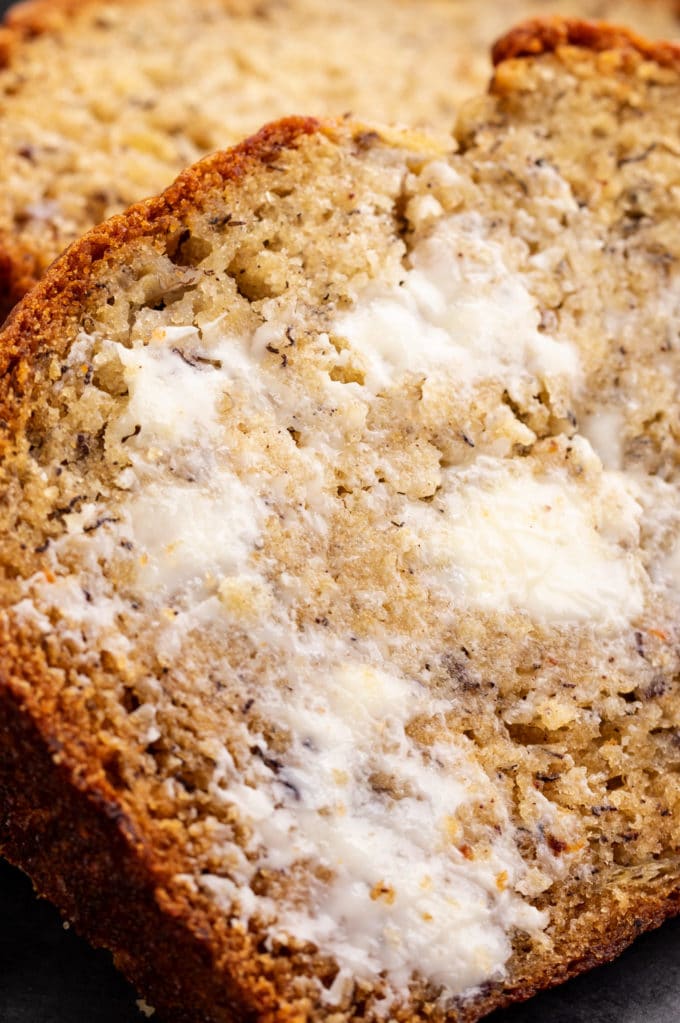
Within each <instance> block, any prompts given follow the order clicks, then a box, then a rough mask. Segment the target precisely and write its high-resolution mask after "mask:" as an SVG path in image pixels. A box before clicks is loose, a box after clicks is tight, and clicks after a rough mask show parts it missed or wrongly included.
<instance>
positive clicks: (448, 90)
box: [0, 0, 678, 316]
mask: <svg viewBox="0 0 680 1023" xmlns="http://www.w3.org/2000/svg"><path fill="white" fill-rule="evenodd" d="M548 9H549V10H550V12H551V13H560V12H562V13H568V14H572V15H579V16H582V17H592V18H606V17H612V18H615V19H616V20H618V21H620V22H622V23H627V24H631V25H633V26H636V27H638V28H640V29H641V30H644V31H645V32H646V33H647V34H648V35H650V36H651V37H653V38H673V37H675V36H676V35H677V34H678V19H677V11H676V5H675V3H674V2H673V0H554V2H551V3H548V2H546V0H484V2H483V3H477V4H471V3H468V2H467V0H372V2H371V3H364V2H362V0H333V2H332V3H317V2H316V0H258V2H255V0H195V2H192V3H190V4H187V3H185V2H183V0H139V2H135V3H131V2H129V0H117V2H114V3H102V2H98V0H76V2H74V0H34V2H32V3H25V4H21V5H19V6H18V7H16V8H14V9H13V11H12V12H11V13H10V15H9V17H8V27H6V28H5V29H3V28H0V110H1V112H2V116H1V117H0V182H1V187H0V316H4V315H5V314H6V312H8V311H9V309H10V308H11V305H12V304H13V302H15V301H17V299H18V298H20V297H21V295H22V294H23V293H24V292H25V291H26V290H27V289H28V288H29V287H30V286H31V285H32V283H33V282H34V281H35V280H36V279H37V278H38V277H40V276H41V274H42V273H43V272H44V270H45V269H46V267H47V266H49V264H50V263H51V262H52V260H53V259H54V258H55V257H56V256H57V255H58V254H59V253H60V252H61V251H62V250H63V249H64V248H65V247H66V245H67V244H69V243H70V242H72V241H73V240H74V239H76V238H78V237H79V236H80V235H81V234H82V233H83V232H84V231H85V230H87V229H88V228H89V227H91V226H93V225H94V224H97V223H99V222H100V221H102V220H103V219H105V217H107V216H110V215H111V214H113V213H117V212H120V211H121V210H123V209H124V208H125V207H126V206H128V205H129V204H130V203H132V202H136V201H137V200H139V199H142V198H144V197H146V196H148V195H153V194H155V193H157V192H159V191H160V190H161V189H163V188H165V187H167V185H169V184H170V182H171V181H172V179H173V178H174V177H175V175H176V174H178V173H179V172H180V171H181V170H182V169H183V168H184V167H186V166H188V165H189V164H191V163H193V162H194V161H195V160H197V159H199V157H201V156H203V155H205V154H206V153H210V152H213V151H214V150H217V149H223V148H224V147H225V146H228V145H232V144H233V143H235V142H237V141H239V140H240V139H242V138H244V137H246V136H247V135H249V134H251V133H252V132H254V131H257V130H258V129H259V128H260V127H261V125H263V124H265V123H266V122H268V121H270V120H272V119H273V118H275V117H281V116H287V115H290V114H305V115H309V114H312V115H319V116H328V115H338V116H339V115H342V114H345V113H348V112H350V113H352V114H353V115H354V116H356V117H359V118H366V117H370V118H372V119H377V120H382V121H385V122H400V123H403V124H409V125H413V126H418V127H423V126H428V127H429V128H430V129H434V130H436V131H438V132H440V133H442V134H443V135H448V134H449V133H450V130H451V125H452V123H453V119H454V112H455V110H456V109H457V107H458V105H459V103H460V101H461V99H462V98H463V97H467V96H469V95H470V94H471V93H473V92H475V91H477V90H479V91H481V90H483V89H484V88H485V87H486V83H487V80H488V77H489V70H490V62H489V49H490V47H491V44H492V43H493V41H494V40H495V39H496V38H497V36H499V35H500V34H501V33H502V32H504V31H506V30H507V28H508V26H510V25H511V24H513V22H514V21H516V20H519V19H520V18H525V17H529V16H531V15H537V14H540V13H542V12H543V13H545V12H546V11H547V10H548Z"/></svg>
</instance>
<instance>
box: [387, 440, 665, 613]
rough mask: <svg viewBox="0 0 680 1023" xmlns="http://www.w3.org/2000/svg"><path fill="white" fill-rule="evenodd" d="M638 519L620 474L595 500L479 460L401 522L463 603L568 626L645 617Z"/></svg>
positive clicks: (516, 468)
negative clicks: (636, 548) (632, 547)
mask: <svg viewBox="0 0 680 1023" xmlns="http://www.w3.org/2000/svg"><path fill="white" fill-rule="evenodd" d="M641 514H642V509H641V508H640V507H639V505H638V504H637V502H636V501H635V499H634V497H632V496H631V495H630V493H629V492H628V491H627V489H626V488H625V486H624V485H623V483H622V481H621V480H620V479H619V478H618V474H611V476H609V477H607V475H606V474H605V477H604V480H603V485H602V486H601V487H600V488H599V489H598V491H597V492H596V493H595V494H594V495H593V496H592V498H589V497H588V495H586V494H585V493H584V492H583V491H582V489H581V488H579V487H578V486H577V485H576V484H575V483H574V482H572V481H570V480H568V479H567V477H566V475H564V474H561V473H559V472H557V473H555V474H554V475H552V476H546V477H537V476H535V475H534V473H533V472H532V470H531V467H530V466H526V465H522V464H521V463H520V464H519V465H518V464H516V463H515V464H513V465H508V464H507V463H505V462H500V461H499V462H497V463H495V464H494V461H493V460H491V459H484V460H482V459H480V460H479V462H478V463H477V465H476V466H475V467H474V468H473V469H470V470H466V471H464V472H462V473H460V474H458V475H453V474H451V476H450V479H449V489H448V490H446V491H445V492H444V495H443V496H442V497H441V499H438V500H437V501H435V502H433V503H432V504H431V505H422V506H421V507H418V506H416V505H411V506H410V507H407V508H406V510H405V512H404V517H405V519H406V521H407V523H408V524H409V525H410V526H411V527H412V529H413V531H414V533H415V535H416V537H417V543H418V544H419V546H420V549H421V551H422V558H423V561H424V564H425V566H427V567H428V568H430V569H433V570H435V571H436V572H437V574H438V578H439V580H440V583H441V585H444V586H446V587H447V588H448V589H450V590H451V592H452V594H453V595H455V599H456V600H457V601H458V602H459V603H460V604H461V606H462V605H465V606H467V607H473V608H474V607H477V608H480V609H482V610H485V611H492V612H501V613H502V612H508V611H512V610H518V611H526V612H528V613H529V614H530V615H531V616H532V617H533V618H535V619H537V620H538V621H549V622H555V623H568V622H579V621H589V620H594V621H599V622H606V621H611V622H614V621H619V622H620V621H622V620H625V619H631V618H634V617H635V615H637V614H639V613H640V611H641V610H642V606H643V601H644V578H645V573H644V570H643V567H642V565H641V563H640V560H639V558H638V556H637V555H636V554H634V553H631V552H630V551H628V550H626V549H625V547H624V546H623V545H624V544H627V543H631V542H632V541H635V540H636V539H637V536H636V533H637V523H638V520H639V518H640V517H641Z"/></svg>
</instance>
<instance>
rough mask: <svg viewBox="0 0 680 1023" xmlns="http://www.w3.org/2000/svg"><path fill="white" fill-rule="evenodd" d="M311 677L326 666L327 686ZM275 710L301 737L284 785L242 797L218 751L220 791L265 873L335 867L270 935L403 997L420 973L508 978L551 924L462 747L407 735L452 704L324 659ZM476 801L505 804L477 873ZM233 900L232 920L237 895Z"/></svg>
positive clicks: (229, 895) (273, 698)
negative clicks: (521, 888) (519, 940)
mask: <svg viewBox="0 0 680 1023" xmlns="http://www.w3.org/2000/svg"><path fill="white" fill-rule="evenodd" d="M300 649H301V650H304V646H302V647H301V648H300ZM315 670H316V671H319V670H323V685H319V684H318V681H317V680H316V678H315ZM264 699H265V700H266V706H267V713H268V715H270V714H271V715H272V716H273V717H274V718H275V719H276V720H277V721H278V722H279V723H280V724H282V725H284V726H285V727H286V728H287V729H288V731H289V734H290V736H291V747H290V748H289V749H288V750H287V751H286V753H285V754H283V755H281V754H278V755H277V759H278V760H279V763H280V767H279V768H278V770H277V773H276V775H275V777H274V778H270V782H269V786H267V785H265V784H263V782H264V778H263V779H262V783H261V784H260V786H259V787H258V788H251V787H249V786H248V785H244V784H243V783H242V782H240V781H239V779H238V776H237V774H236V772H235V771H234V767H233V762H232V761H231V758H230V757H228V756H226V755H225V753H224V751H220V752H219V753H218V754H217V759H218V767H217V770H216V775H215V781H214V786H215V788H214V790H213V791H215V792H217V793H218V794H220V795H221V797H222V798H223V799H224V800H226V801H227V802H232V803H234V804H235V805H236V806H237V807H238V809H239V811H240V813H241V814H242V815H243V817H244V818H245V819H246V820H247V821H248V822H249V824H250V826H251V827H252V829H253V838H252V841H251V853H253V854H255V857H256V858H255V863H256V864H258V865H260V866H262V867H266V868H269V869H270V870H275V871H286V870H289V869H290V868H291V867H292V866H293V864H294V863H295V862H297V861H304V860H306V859H309V858H311V859H312V860H314V861H317V862H320V863H321V864H322V865H323V866H324V867H326V868H328V869H330V870H331V871H332V879H331V880H330V881H329V882H324V883H316V884H315V885H314V895H313V898H312V900H311V901H312V904H313V905H314V911H313V912H310V911H309V909H308V908H305V909H301V908H294V907H293V906H285V905H284V906H283V907H277V922H276V927H275V931H274V934H275V935H276V936H277V937H278V938H279V939H281V940H284V939H285V934H286V932H288V933H290V934H293V935H295V937H296V938H298V939H302V940H305V941H310V942H313V943H314V944H316V945H317V946H318V947H321V948H324V949H327V950H328V951H329V952H330V953H331V954H332V955H333V956H334V957H335V958H336V960H337V962H338V964H339V965H340V967H341V970H343V971H346V973H347V975H348V976H349V975H351V976H354V977H358V978H365V979H373V978H375V977H376V976H377V975H378V974H379V973H380V972H382V971H384V970H387V973H388V976H389V978H390V980H391V981H392V983H393V984H397V985H405V984H407V983H408V981H409V978H410V976H411V974H412V971H413V964H414V963H416V964H417V968H418V970H419V971H420V972H421V973H422V974H423V975H424V976H426V977H427V978H428V979H430V980H431V981H433V982H434V983H435V984H441V985H443V986H444V987H445V988H446V989H448V990H450V991H454V992H460V991H463V990H466V989H469V988H471V987H474V986H476V985H478V984H480V983H481V982H482V981H484V980H485V979H488V978H489V977H491V976H498V977H500V976H501V975H502V964H503V963H504V962H505V960H506V959H507V957H508V956H509V954H510V941H509V934H510V933H511V931H512V930H513V928H519V929H521V930H524V931H529V932H531V933H537V932H538V931H539V930H540V929H541V928H542V927H544V926H545V924H546V922H547V917H546V915H545V914H543V913H539V912H538V911H537V910H536V909H534V908H532V907H531V906H529V905H528V904H527V903H526V901H525V900H524V899H523V898H522V897H521V896H520V895H519V894H518V893H517V891H516V889H515V887H514V886H515V885H516V884H517V883H521V882H522V880H523V879H524V876H525V874H526V868H525V865H524V863H523V861H522V858H521V856H520V854H519V852H518V850H517V848H516V846H515V844H514V839H513V829H512V826H511V824H510V821H509V820H508V817H507V813H506V811H505V809H504V808H503V807H502V806H500V805H498V798H497V793H496V792H495V789H494V786H493V784H492V782H491V781H490V780H489V778H488V777H487V775H486V774H485V773H484V772H483V771H482V769H481V768H480V767H479V766H478V765H477V764H476V763H475V761H474V758H473V755H472V754H471V752H470V750H469V749H466V743H467V740H465V739H452V738H450V737H447V739H446V741H439V742H435V743H433V744H432V745H430V746H421V745H420V744H418V742H417V741H416V740H414V739H413V738H411V737H410V735H409V734H408V731H407V726H408V724H409V722H411V721H412V720H413V719H414V718H421V719H422V718H428V719H431V718H435V719H436V718H437V717H438V716H439V715H442V714H443V713H444V712H445V710H446V709H447V706H448V705H447V704H446V703H445V702H444V701H437V700H436V699H433V698H432V696H431V694H430V693H429V692H428V690H427V689H426V688H424V687H422V686H421V685H419V683H418V682H416V681H407V680H405V679H403V678H400V677H398V676H395V675H392V674H388V673H387V672H383V671H379V670H376V669H374V668H372V667H369V666H367V665H365V664H361V663H357V662H350V661H345V662H342V661H340V662H337V663H335V664H333V663H332V660H331V663H330V664H329V663H328V658H327V659H326V664H325V665H324V667H323V669H321V666H319V667H318V668H316V669H315V667H314V665H313V664H312V663H311V662H310V663H308V664H307V666H306V669H305V668H299V671H298V681H297V684H296V686H295V688H294V689H293V690H292V691H286V692H285V693H277V692H276V691H272V692H269V693H267V694H266V696H264ZM381 779H382V781H381ZM272 783H273V787H274V792H273V793H272V792H271V789H270V786H271V785H272ZM390 789H391V791H390ZM474 802H477V803H480V804H483V805H485V806H487V807H490V806H495V808H496V823H497V824H499V825H500V827H498V828H496V827H491V826H490V827H489V828H488V844H487V847H486V849H484V850H481V851H480V850H478V853H477V855H476V856H475V859H474V860H473V861H470V860H469V859H467V858H466V856H465V855H464V853H463V852H462V851H461V850H460V849H459V848H458V847H457V845H456V836H457V835H458V836H460V835H461V834H462V829H461V826H460V825H459V824H458V822H457V820H456V814H457V812H458V811H460V810H461V809H462V808H463V807H465V806H469V805H470V804H472V803H474ZM251 867H252V865H251ZM217 890H219V885H218V887H217V888H215V887H213V891H217ZM222 894H223V897H224V899H225V908H226V907H227V906H228V905H229V904H230V902H231V900H232V899H233V898H234V895H235V892H234V890H233V886H231V885H228V886H227V887H226V888H223V891H222ZM242 908H244V907H243V906H242ZM249 908H250V911H251V912H255V911H258V910H259V912H261V913H263V914H264V915H265V916H266V915H267V912H268V909H269V908H270V907H269V906H268V904H267V902H266V900H265V901H263V902H262V903H260V904H258V903H257V902H256V903H255V904H251V906H250V907H249ZM338 995H339V992H335V991H329V992H328V993H327V996H326V998H327V1000H328V1001H329V1002H331V1003H332V1002H333V999H334V997H337V996H338Z"/></svg>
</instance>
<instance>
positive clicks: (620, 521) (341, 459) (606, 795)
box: [0, 21, 680, 1023]
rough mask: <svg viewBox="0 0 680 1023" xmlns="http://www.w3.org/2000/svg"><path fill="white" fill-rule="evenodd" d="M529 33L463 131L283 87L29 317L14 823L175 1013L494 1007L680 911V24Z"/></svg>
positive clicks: (8, 403) (6, 631) (9, 336)
mask: <svg viewBox="0 0 680 1023" xmlns="http://www.w3.org/2000/svg"><path fill="white" fill-rule="evenodd" d="M586 37H587V42H588V45H587V46H585V45H576V43H578V42H579V41H580V43H583V41H584V40H585V39H586ZM504 46H505V49H504V48H503V46H501V47H500V49H499V50H498V55H499V57H502V55H503V53H504V52H506V53H507V54H508V59H507V60H505V61H503V62H501V63H500V65H499V67H498V68H497V71H496V76H495V79H494V85H493V91H492V94H491V96H489V97H488V98H484V99H483V100H482V101H480V102H478V103H474V104H472V106H471V107H469V108H468V109H466V111H465V112H464V113H463V114H462V115H461V118H460V123H459V127H458V130H457V136H458V139H459V144H460V150H459V152H457V153H456V154H453V155H451V154H447V153H446V152H445V151H443V150H441V149H440V148H439V147H438V146H437V144H435V143H433V142H431V141H428V140H427V139H425V138H423V137H419V136H416V135H414V134H407V133H397V132H394V131H392V130H386V129H380V128H377V127H371V126H365V125H363V126H362V125H357V124H355V123H351V122H347V123H343V122H337V123H334V122H321V123H317V122H315V121H313V120H308V121H304V120H289V121H284V122H281V123H279V124H277V125H274V126H272V127H270V128H268V129H266V130H264V131H263V132H262V133H261V134H260V135H259V136H256V137H255V138H254V139H252V140H250V141H249V142H247V143H245V144H243V145H241V146H239V147H238V148H236V149H235V150H233V151H231V152H228V153H224V154H217V155H215V156H213V157H210V158H208V159H207V160H205V161H204V162H202V163H199V164H198V165H196V166H195V167H194V168H192V169H191V170H189V171H187V172H186V173H185V174H183V175H182V176H181V177H180V178H179V179H178V181H177V182H176V183H175V184H174V185H173V186H172V187H171V188H170V189H169V191H167V192H166V193H165V194H164V195H163V196H162V197H161V198H159V199H154V200H150V201H148V202H147V203H144V204H141V205H139V206H137V207H134V208H132V209H131V210H129V211H128V212H127V213H125V214H124V215H122V216H120V217H118V218H114V219H113V220H111V221H109V222H108V223H106V224H105V225H103V226H102V227H100V228H98V229H95V230H94V231H92V232H91V233H90V234H89V235H87V236H86V237H85V238H84V239H82V240H81V241H80V242H78V243H77V244H76V245H74V246H73V247H72V248H71V249H70V250H69V251H68V252H67V253H66V254H65V255H64V256H63V257H62V258H61V259H60V260H59V261H58V262H57V263H56V264H55V266H54V267H53V268H52V269H51V271H50V272H49V273H48V274H47V276H46V277H45V279H44V280H43V281H42V282H41V283H40V284H39V285H38V287H37V288H36V289H35V290H34V292H33V293H32V294H31V295H30V296H28V297H27V299H26V300H25V301H24V302H23V303H22V304H21V305H20V306H19V307H17V309H16V310H15V312H14V314H13V315H12V317H11V319H10V322H9V324H8V326H7V327H6V329H5V331H4V334H3V335H2V338H1V344H0V359H2V370H3V373H2V376H1V378H0V426H1V428H2V429H1V431H0V445H1V449H0V451H1V455H2V458H1V461H0V474H1V477H2V479H1V483H0V493H1V494H2V505H1V507H2V525H1V530H0V535H1V538H2V539H1V543H2V546H1V551H0V552H1V564H2V582H1V585H0V605H1V607H2V612H1V615H0V829H1V830H0V843H1V845H2V848H3V850H4V852H5V853H6V854H7V855H8V856H9V858H10V859H12V860H13V861H15V862H17V863H19V864H20V865H21V866H23V867H24V869H26V870H27V871H28V872H29V873H30V874H31V876H32V877H33V878H34V881H35V883H36V885H37V887H38V889H39V890H40V891H42V892H43V893H45V894H46V895H48V896H49V897H50V898H51V899H53V900H54V901H55V902H56V903H57V905H59V906H60V908H61V909H62V911H63V912H64V913H66V914H67V916H68V917H69V919H71V920H72V921H73V922H74V923H75V925H76V926H77V927H78V928H79V929H80V930H81V931H82V932H84V933H85V934H87V935H88V936H89V937H90V939H91V940H93V941H94V942H96V943H99V944H104V945H106V946H107V947H109V948H111V949H112V950H113V951H114V955H115V958H116V962H117V963H118V965H119V966H120V967H121V968H122V969H123V970H124V971H125V972H126V973H127V975H128V976H129V977H131V978H132V979H133V980H134V981H135V983H136V984H137V985H138V986H139V988H140V990H141V991H142V992H143V994H144V995H145V996H146V997H147V999H148V1000H149V1001H150V1003H151V1004H153V1005H156V1006H157V1007H158V1008H159V1009H160V1010H162V1011H164V1012H166V1013H167V1014H168V1016H169V1018H171V1019H172V1020H188V1021H199V1020H201V1021H206V1020H207V1021H211V1023H223V1021H233V1020H242V1019H257V1020H261V1021H267V1023H274V1021H284V1020H285V1021H293V1020H322V1019H324V1020H331V1021H333V1023H341V1021H348V1020H358V1019H360V1018H361V1019H367V1020H378V1019H395V1020H404V1021H405V1020H409V1019H416V1018H417V1019H423V1018H428V1019H432V1020H448V1021H453V1020H457V1021H472V1020H475V1019H478V1018H480V1017H481V1016H482V1015H483V1014H484V1013H485V1012H487V1011H489V1010H490V1009H491V1008H492V1007H494V1006H497V1005H500V1004H503V1003H505V1002H507V1001H508V1000H513V999H517V998H523V997H527V996H528V995H530V994H531V992H532V991H534V990H536V989H537V988H540V987H543V986H547V985H549V984H553V983H556V982H558V981H559V980H561V979H563V978H564V977H566V976H568V975H570V974H572V973H575V972H578V971H579V970H583V969H585V968H587V967H589V966H592V965H594V964H596V963H597V962H600V961H602V960H604V959H607V958H610V957H612V956H614V955H615V954H616V953H617V952H618V951H619V950H620V949H621V948H622V947H624V946H625V945H626V944H627V943H628V942H630V941H631V940H632V939H633V937H634V936H635V935H636V934H637V933H639V932H640V931H641V930H643V929H645V928H647V927H651V926H654V925H655V924H657V923H658V922H660V921H661V920H662V919H663V918H664V917H665V916H667V915H668V914H669V913H671V912H674V911H675V910H676V908H677V903H678V891H679V884H680V878H679V869H678V841H679V838H680V783H679V781H678V779H679V774H678V764H679V763H680V754H679V753H678V750H679V748H680V722H679V718H678V709H679V694H678V670H679V658H678V640H679V638H680V636H679V633H680V627H679V625H678V622H679V615H678V610H679V608H678V605H679V603H680V586H679V582H678V564H679V563H680V539H679V528H678V526H679V522H680V500H679V499H678V454H679V450H680V449H679V438H678V429H677V422H678V379H679V370H680V366H679V365H678V363H679V361H680V354H679V352H680V349H679V346H678V338H677V325H676V323H677V309H676V306H677V303H678V295H680V268H679V266H678V257H679V256H680V232H679V231H678V226H679V225H678V220H679V203H680V199H679V198H678V192H677V189H676V186H675V182H676V180H677V178H678V175H679V174H680V155H678V154H679V149H678V146H679V144H680V143H679V140H678V137H677V136H678V126H677V125H678V122H677V109H678V105H679V103H680V50H675V49H673V48H669V47H666V48H662V49H659V50H654V49H653V48H651V47H648V46H646V44H644V43H643V42H642V41H640V40H636V39H635V38H633V37H630V36H625V35H622V34H621V33H617V34H613V35H612V34H609V35H607V34H606V32H605V30H603V29H602V30H600V31H599V34H598V33H594V31H593V30H592V29H590V28H587V27H584V26H583V25H581V24H579V23H569V22H555V21H553V22H550V23H549V24H547V25H542V26H533V27H532V28H531V30H530V31H529V30H527V31H524V33H523V34H518V33H515V34H514V35H513V36H512V37H511V38H510V40H509V41H508V42H506V43H505V44H504ZM525 52H529V53H531V54H533V55H532V56H530V57H522V56H514V55H515V54H519V53H525Z"/></svg>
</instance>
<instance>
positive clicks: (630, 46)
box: [491, 16, 680, 68]
mask: <svg viewBox="0 0 680 1023" xmlns="http://www.w3.org/2000/svg"><path fill="white" fill-rule="evenodd" d="M563 46H579V47H582V48H583V49H587V50H592V51H593V52H595V53H600V52H602V51H604V50H622V51H625V52H629V53H637V54H640V55H641V56H642V57H644V58H645V59H646V60H653V61H655V62H656V63H657V64H661V65H662V66H663V67H672V68H680V45H679V44H677V43H672V42H651V41H650V40H648V39H645V38H644V37H643V36H641V35H638V34H637V32H633V31H632V29H629V28H624V27H622V26H617V25H609V24H607V23H606V22H602V21H584V20H582V19H580V18H562V17H559V16H553V17H548V18H532V19H531V20H529V21H525V22H523V23H522V24H521V25H517V26H516V27H515V28H513V29H511V30H510V31H509V32H508V33H507V34H506V35H504V36H502V37H501V38H500V39H499V40H498V41H497V42H496V43H495V44H494V46H493V49H492V51H491V56H492V60H493V63H494V65H498V64H500V63H502V62H503V61H505V60H515V59H517V58H518V57H538V56H540V55H541V54H543V53H554V52H555V51H556V50H559V49H560V47H563Z"/></svg>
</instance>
